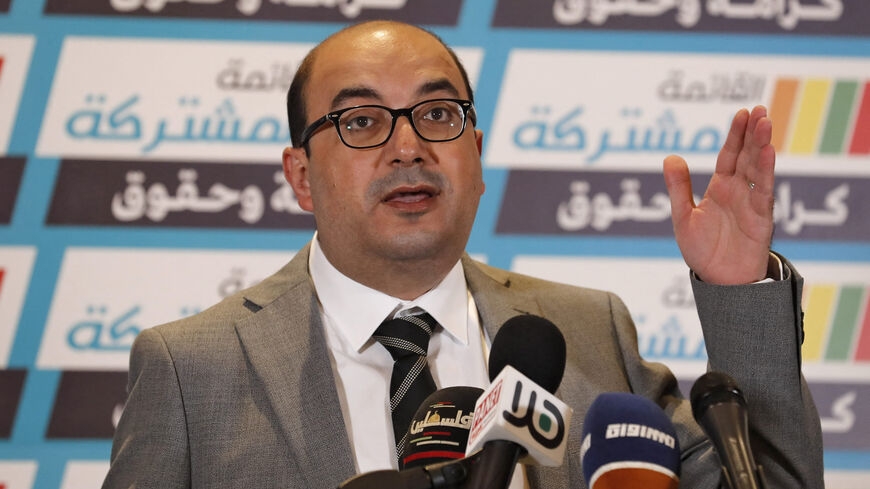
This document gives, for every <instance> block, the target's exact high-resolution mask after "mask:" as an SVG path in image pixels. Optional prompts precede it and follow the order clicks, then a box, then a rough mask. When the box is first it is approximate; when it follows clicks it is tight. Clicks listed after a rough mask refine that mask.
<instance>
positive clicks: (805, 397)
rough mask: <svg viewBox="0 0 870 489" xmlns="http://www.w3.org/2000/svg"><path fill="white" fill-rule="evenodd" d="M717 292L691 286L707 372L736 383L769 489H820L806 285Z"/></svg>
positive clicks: (792, 279) (791, 279) (795, 280)
mask: <svg viewBox="0 0 870 489" xmlns="http://www.w3.org/2000/svg"><path fill="white" fill-rule="evenodd" d="M780 258H781V260H782V261H783V264H784V265H785V276H784V277H783V280H780V281H776V282H769V283H760V284H750V285H740V286H717V285H712V284H707V283H704V282H701V281H699V280H696V279H693V281H692V282H693V283H692V287H693V290H694V292H695V301H696V303H697V306H698V316H699V318H700V320H701V327H702V329H703V331H704V340H705V342H706V345H707V354H708V356H709V368H710V369H712V370H717V371H721V372H725V373H727V374H728V375H730V376H732V377H734V379H735V380H736V381H737V384H738V385H739V386H740V388H741V390H742V391H743V394H744V396H745V397H746V401H747V405H748V410H749V425H750V426H749V429H750V437H751V439H752V440H751V442H752V449H753V452H754V454H755V457H756V462H758V463H759V464H760V465H761V466H762V467H763V468H764V471H765V474H766V476H767V481H768V483H769V484H770V486H771V487H782V488H791V487H802V488H822V487H824V482H823V458H822V433H821V425H820V421H819V415H818V412H817V411H816V407H815V404H814V402H813V399H812V396H811V395H810V392H809V389H808V388H807V383H806V380H805V379H804V377H803V375H802V374H801V352H800V347H801V342H802V338H803V320H802V313H801V306H800V298H801V288H802V286H803V279H802V278H801V277H800V275H798V273H797V271H796V270H795V269H794V267H793V266H792V265H791V263H789V262H788V261H787V260H785V259H784V258H782V257H780Z"/></svg>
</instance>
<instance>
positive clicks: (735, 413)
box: [689, 372, 767, 489]
mask: <svg viewBox="0 0 870 489" xmlns="http://www.w3.org/2000/svg"><path fill="white" fill-rule="evenodd" d="M689 397H690V399H691V402H692V414H693V415H694V416H695V420H696V421H697V422H698V424H699V425H701V428H702V429H703V430H704V432H705V433H707V436H708V437H709V438H710V441H712V442H713V446H714V447H716V452H717V454H718V455H719V461H720V462H721V463H722V477H723V478H724V479H725V481H726V484H727V485H728V487H730V488H731V489H765V488H766V487H767V482H766V480H765V478H764V472H763V470H762V468H761V466H760V465H758V464H756V463H755V457H753V455H752V448H751V446H750V444H749V415H748V413H747V411H746V399H745V398H744V397H743V393H742V392H740V389H739V388H738V387H737V382H735V380H734V379H732V378H731V377H730V376H728V375H727V374H724V373H722V372H707V373H706V374H704V375H702V376H701V377H699V378H698V380H696V381H695V384H694V385H693V386H692V391H691V394H690V395H689Z"/></svg>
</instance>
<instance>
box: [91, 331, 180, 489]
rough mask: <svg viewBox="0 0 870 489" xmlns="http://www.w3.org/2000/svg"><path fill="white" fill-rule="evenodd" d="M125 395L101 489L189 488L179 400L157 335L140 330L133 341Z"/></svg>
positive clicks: (170, 366) (165, 351) (171, 365)
mask: <svg viewBox="0 0 870 489" xmlns="http://www.w3.org/2000/svg"><path fill="white" fill-rule="evenodd" d="M127 390H128V397H127V404H126V406H125V407H124V413H123V414H122V415H121V419H120V421H119V423H118V427H117V429H116V430H115V438H114V442H113V444H112V456H111V466H110V468H109V473H108V474H107V476H106V479H105V481H104V482H103V489H121V488H134V487H135V488H137V489H150V488H155V489H157V488H160V489H173V488H187V487H190V453H189V449H188V447H189V443H188V436H187V426H186V422H185V414H184V400H183V398H182V393H181V388H180V386H179V383H178V377H177V375H176V371H175V365H174V362H173V359H172V357H171V355H170V352H169V349H168V348H167V345H166V342H165V340H164V338H163V336H162V335H161V334H160V332H159V331H157V330H155V329H146V330H144V331H142V332H141V333H139V336H138V337H137V338H136V341H135V342H134V344H133V348H132V351H131V352H130V373H129V380H128V385H127Z"/></svg>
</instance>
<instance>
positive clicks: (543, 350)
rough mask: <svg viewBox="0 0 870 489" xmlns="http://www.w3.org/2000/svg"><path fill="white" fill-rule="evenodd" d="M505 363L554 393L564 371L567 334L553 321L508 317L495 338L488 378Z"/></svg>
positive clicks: (493, 375) (491, 377)
mask: <svg viewBox="0 0 870 489" xmlns="http://www.w3.org/2000/svg"><path fill="white" fill-rule="evenodd" d="M505 365H510V366H512V367H513V368H515V369H517V370H519V371H520V372H521V373H522V374H523V375H525V376H526V377H528V378H529V379H531V380H532V381H533V382H535V383H536V384H538V385H540V386H541V387H543V388H544V389H546V390H547V391H549V392H551V393H553V392H555V391H556V389H557V388H559V384H560V383H561V382H562V374H563V373H564V372H565V338H564V337H563V336H562V332H561V331H559V328H557V327H556V325H555V324H553V323H552V322H551V321H549V320H547V319H544V318H542V317H540V316H534V315H531V314H524V315H522V316H515V317H512V318H510V319H508V320H507V321H506V322H505V323H504V325H503V326H502V327H501V329H499V331H498V334H496V335H495V339H493V340H492V350H491V353H490V355H489V378H490V380H493V379H495V378H496V376H498V374H499V373H500V372H501V370H502V369H503V368H504V366H505Z"/></svg>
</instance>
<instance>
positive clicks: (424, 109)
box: [301, 98, 477, 149]
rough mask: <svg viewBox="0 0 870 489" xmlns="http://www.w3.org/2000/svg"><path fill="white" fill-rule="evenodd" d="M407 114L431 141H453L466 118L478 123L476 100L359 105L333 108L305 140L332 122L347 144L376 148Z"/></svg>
mask: <svg viewBox="0 0 870 489" xmlns="http://www.w3.org/2000/svg"><path fill="white" fill-rule="evenodd" d="M400 116H405V117H407V118H408V120H409V121H411V127H413V128H414V132H416V133H417V135H418V136H420V138H421V139H423V140H425V141H430V142H441V141H452V140H454V139H456V138H458V137H459V136H461V135H462V132H463V131H464V130H465V121H466V120H468V119H471V125H472V126H474V125H475V124H476V123H477V120H476V116H475V113H474V104H472V103H471V101H470V100H461V99H452V98H439V99H432V100H424V101H422V102H420V103H418V104H415V105H412V106H411V107H406V108H404V109H391V108H389V107H384V106H383V105H357V106H356V107H348V108H346V109H340V110H336V111H334V112H330V113H328V114H326V115H325V116H323V117H321V118H319V119H317V120H316V121H314V122H313V123H311V125H309V126H308V127H306V128H305V130H304V131H302V144H301V146H303V147H305V146H306V145H307V144H308V140H309V139H311V136H313V135H314V133H315V131H317V130H318V129H319V128H320V126H322V125H324V124H326V123H327V122H332V124H333V125H334V126H335V130H336V131H338V137H339V139H341V142H342V143H344V144H345V145H346V146H348V147H351V148H355V149H367V148H374V147H376V146H380V145H382V144H384V143H386V142H387V141H388V140H389V139H390V136H392V135H393V130H394V129H395V128H396V119H398V118H399V117H400Z"/></svg>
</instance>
